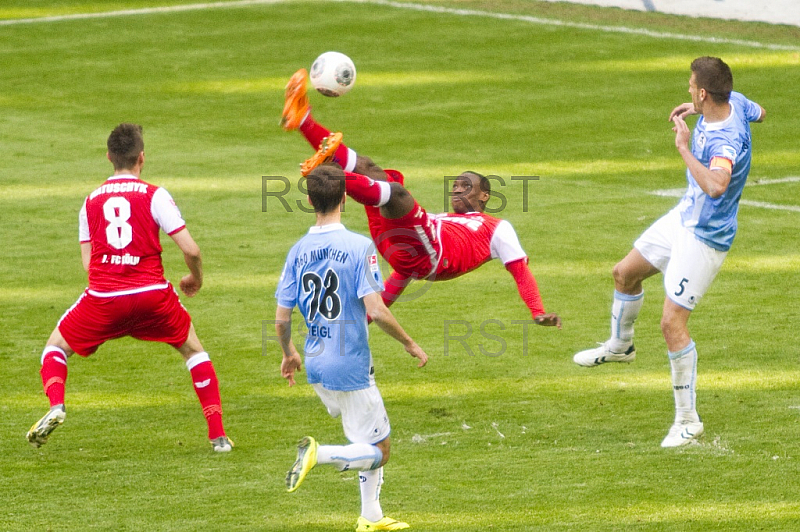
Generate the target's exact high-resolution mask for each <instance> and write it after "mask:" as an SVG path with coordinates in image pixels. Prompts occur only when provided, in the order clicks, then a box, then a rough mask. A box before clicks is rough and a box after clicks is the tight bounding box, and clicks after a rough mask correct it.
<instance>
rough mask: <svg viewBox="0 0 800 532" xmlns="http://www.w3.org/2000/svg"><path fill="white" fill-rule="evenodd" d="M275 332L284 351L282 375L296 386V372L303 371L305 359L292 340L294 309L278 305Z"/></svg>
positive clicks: (291, 384)
mask: <svg viewBox="0 0 800 532" xmlns="http://www.w3.org/2000/svg"><path fill="white" fill-rule="evenodd" d="M275 332H276V333H277V334H278V341H279V342H280V344H281V351H283V360H282V361H281V377H283V378H284V379H286V380H287V381H289V386H294V384H295V382H294V372H295V371H303V359H302V358H300V353H298V352H297V348H296V347H295V346H294V342H293V341H292V309H290V308H286V307H282V306H280V305H278V309H277V310H276V311H275Z"/></svg>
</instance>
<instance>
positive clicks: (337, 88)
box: [309, 52, 356, 96]
mask: <svg viewBox="0 0 800 532" xmlns="http://www.w3.org/2000/svg"><path fill="white" fill-rule="evenodd" d="M309 78H310V79H311V84H312V85H313V86H314V88H315V89H317V91H319V92H320V93H322V94H324V95H325V96H341V95H342V94H345V93H346V92H348V91H349V90H350V89H352V88H353V85H354V84H355V82H356V65H354V64H353V61H352V60H351V59H350V58H349V57H347V56H346V55H344V54H343V53H340V52H325V53H324V54H322V55H320V56H319V57H317V58H316V59H315V60H314V62H313V63H312V64H311V72H309Z"/></svg>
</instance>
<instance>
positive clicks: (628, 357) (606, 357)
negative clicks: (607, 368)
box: [572, 342, 636, 368]
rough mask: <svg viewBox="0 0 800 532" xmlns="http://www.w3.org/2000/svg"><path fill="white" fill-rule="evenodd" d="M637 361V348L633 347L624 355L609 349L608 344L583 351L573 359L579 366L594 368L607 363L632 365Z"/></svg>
mask: <svg viewBox="0 0 800 532" xmlns="http://www.w3.org/2000/svg"><path fill="white" fill-rule="evenodd" d="M635 359H636V348H635V347H634V346H633V344H631V346H630V347H629V348H628V349H627V350H626V351H625V352H623V353H615V352H614V351H612V350H610V349H609V348H608V342H606V343H603V344H600V347H595V348H594V349H587V350H586V351H581V352H580V353H577V354H576V355H575V356H574V357H572V361H573V362H575V363H576V364H577V365H579V366H586V367H589V368H590V367H593V366H599V365H600V364H605V363H606V362H626V363H630V362H633V361H634V360H635Z"/></svg>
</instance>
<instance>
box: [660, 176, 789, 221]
mask: <svg viewBox="0 0 800 532" xmlns="http://www.w3.org/2000/svg"><path fill="white" fill-rule="evenodd" d="M797 182H800V177H798V176H789V177H781V178H778V179H759V180H755V181H748V182H747V184H746V185H745V186H748V187H758V186H763V185H779V184H781V183H797ZM685 193H686V189H685V188H670V189H664V190H654V191H652V192H650V194H653V195H654V196H663V197H667V198H682V197H683V195H684V194H685ZM739 204H741V205H747V206H749V207H758V208H761V209H773V210H778V211H792V212H800V206H798V205H779V204H777V203H767V202H766V201H753V200H746V199H743V200H740V201H739Z"/></svg>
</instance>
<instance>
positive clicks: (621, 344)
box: [608, 290, 644, 353]
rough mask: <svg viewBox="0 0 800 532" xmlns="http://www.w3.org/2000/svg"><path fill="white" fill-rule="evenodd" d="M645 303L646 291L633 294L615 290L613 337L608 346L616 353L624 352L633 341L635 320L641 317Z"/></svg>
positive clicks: (612, 313) (612, 314)
mask: <svg viewBox="0 0 800 532" xmlns="http://www.w3.org/2000/svg"><path fill="white" fill-rule="evenodd" d="M642 303H644V292H642V293H641V294H638V295H635V296H631V295H628V294H623V293H622V292H618V291H616V290H614V304H613V305H612V307H611V339H610V340H609V343H608V347H609V349H611V351H613V352H615V353H624V352H625V351H626V350H627V349H628V348H629V347H630V346H631V344H632V343H633V322H635V321H636V318H638V317H639V311H640V310H641V309H642Z"/></svg>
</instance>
